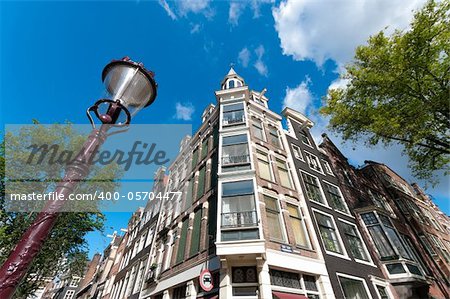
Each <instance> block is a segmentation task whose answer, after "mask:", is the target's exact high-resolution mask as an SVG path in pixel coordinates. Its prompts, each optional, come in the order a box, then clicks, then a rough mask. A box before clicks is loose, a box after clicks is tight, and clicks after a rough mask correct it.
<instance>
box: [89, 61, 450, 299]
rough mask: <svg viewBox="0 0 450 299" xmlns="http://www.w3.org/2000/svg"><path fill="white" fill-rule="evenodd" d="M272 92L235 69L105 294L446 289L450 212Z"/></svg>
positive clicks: (381, 294)
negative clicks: (349, 154)
mask: <svg viewBox="0 0 450 299" xmlns="http://www.w3.org/2000/svg"><path fill="white" fill-rule="evenodd" d="M265 93H266V89H263V90H262V91H255V90H252V89H250V88H249V86H248V85H247V84H246V83H245V81H244V79H243V78H242V77H241V76H239V75H238V74H237V73H236V72H235V71H234V69H233V68H231V69H230V71H229V72H228V74H227V75H226V76H225V78H224V79H223V80H222V82H221V88H220V90H218V91H216V92H215V96H216V102H215V103H214V104H209V105H208V106H207V107H206V108H205V110H204V112H203V114H202V123H201V125H200V127H199V128H198V129H197V130H196V132H194V134H193V135H192V137H191V136H187V137H185V138H184V139H183V140H182V141H181V144H180V151H179V154H178V156H177V157H176V158H175V159H174V160H173V161H172V163H171V165H170V166H169V167H168V169H167V170H168V174H167V175H166V173H165V172H166V170H165V169H160V170H159V171H158V172H157V174H156V179H155V184H154V187H153V192H154V193H163V194H164V196H160V197H159V200H154V201H151V202H149V203H148V204H147V206H146V207H145V208H142V209H139V210H138V211H136V213H134V214H133V216H132V218H131V219H130V222H129V225H128V228H127V230H126V232H125V235H124V236H123V238H122V240H121V242H120V244H119V245H118V247H117V251H116V252H117V253H116V255H115V258H114V262H113V263H112V266H111V268H110V269H111V270H110V273H111V274H110V275H109V277H108V278H107V279H106V277H105V278H103V279H102V280H103V281H105V282H104V287H103V290H105V291H103V292H102V293H100V292H99V294H101V295H102V296H98V297H97V298H105V299H106V298H108V299H109V298H112V299H123V298H136V299H137V298H148V299H171V298H173V299H181V298H190V299H194V298H210V299H211V298H212V299H216V298H220V299H225V298H238V299H239V298H240V299H256V298H262V299H269V298H275V299H284V298H286V299H287V298H293V299H295V298H297V299H305V298H310V299H332V298H346V299H376V298H380V299H403V298H411V299H412V298H420V299H422V298H440V299H441V298H442V299H443V298H449V297H450V293H449V281H448V277H449V271H450V268H449V258H450V256H449V252H450V243H449V241H450V240H449V237H448V236H449V229H450V221H449V218H448V216H446V215H445V214H444V213H442V212H441V211H440V210H439V208H438V207H437V206H436V205H434V204H433V202H432V200H431V199H430V198H429V196H427V195H426V194H425V193H424V192H423V191H422V190H421V189H420V188H419V187H418V186H417V185H412V186H410V185H409V184H408V183H407V182H406V181H405V180H403V179H402V178H401V177H399V176H398V175H397V174H396V173H395V172H393V171H392V170H391V169H390V168H389V167H387V166H386V165H383V164H380V163H376V162H372V161H367V162H366V164H365V165H364V166H363V167H360V168H355V167H353V166H351V165H350V164H349V162H348V160H347V159H346V158H345V157H344V156H343V155H342V153H341V152H340V151H339V149H338V148H337V147H336V146H335V145H334V144H333V143H332V141H331V140H330V139H329V138H328V137H327V136H326V135H324V139H323V142H322V143H321V144H320V145H317V144H316V143H315V141H314V139H313V137H312V135H311V133H310V129H311V127H312V126H313V125H314V124H313V122H312V121H311V120H309V119H308V118H307V117H305V116H304V115H303V114H301V113H299V112H297V111H295V110H292V109H289V108H285V109H284V110H283V112H282V115H283V116H284V119H283V117H282V116H281V115H279V114H277V113H275V112H273V111H272V110H270V109H269V105H268V101H269V99H268V98H267V97H266V96H265ZM283 124H286V127H287V129H284V126H283ZM201 273H203V274H201ZM204 273H206V274H204ZM99 285H100V284H99Z"/></svg>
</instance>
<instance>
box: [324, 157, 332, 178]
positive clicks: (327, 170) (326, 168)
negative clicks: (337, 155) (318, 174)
mask: <svg viewBox="0 0 450 299" xmlns="http://www.w3.org/2000/svg"><path fill="white" fill-rule="evenodd" d="M322 162H323V165H324V167H325V172H326V173H328V174H330V175H334V174H333V170H331V166H330V163H328V161H325V160H322Z"/></svg>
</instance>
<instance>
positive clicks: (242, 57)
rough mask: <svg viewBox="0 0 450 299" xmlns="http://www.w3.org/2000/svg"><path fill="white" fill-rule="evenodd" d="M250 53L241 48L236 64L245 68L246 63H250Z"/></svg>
mask: <svg viewBox="0 0 450 299" xmlns="http://www.w3.org/2000/svg"><path fill="white" fill-rule="evenodd" d="M250 55H251V53H250V51H249V50H248V49H247V47H245V48H243V49H242V50H241V51H240V52H239V54H238V62H239V63H240V64H241V65H242V66H243V67H247V66H248V63H249V62H250Z"/></svg>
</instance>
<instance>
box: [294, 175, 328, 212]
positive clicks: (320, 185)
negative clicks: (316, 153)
mask: <svg viewBox="0 0 450 299" xmlns="http://www.w3.org/2000/svg"><path fill="white" fill-rule="evenodd" d="M299 171H300V179H301V180H302V181H303V184H304V185H305V189H306V182H305V179H304V178H303V175H302V173H305V174H306V175H309V176H312V177H314V178H315V179H316V180H317V182H318V183H319V189H320V194H322V198H323V200H324V203H321V202H319V201H315V200H311V199H309V198H308V195H307V192H306V190H305V191H304V193H305V197H306V198H307V199H308V200H309V201H310V202H313V203H315V204H318V205H321V206H323V207H326V208H328V209H331V208H330V206H329V205H328V200H327V197H326V196H325V192H323V188H322V184H321V183H320V179H319V177H317V176H315V175H313V174H311V173H309V172H307V171H304V170H302V169H300V168H299Z"/></svg>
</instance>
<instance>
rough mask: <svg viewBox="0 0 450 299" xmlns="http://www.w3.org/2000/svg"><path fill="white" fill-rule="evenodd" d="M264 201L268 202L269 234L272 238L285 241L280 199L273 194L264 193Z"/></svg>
mask: <svg viewBox="0 0 450 299" xmlns="http://www.w3.org/2000/svg"><path fill="white" fill-rule="evenodd" d="M264 202H265V204H266V216H267V225H268V227H269V236H270V238H272V239H276V240H281V241H283V240H284V238H283V232H282V224H281V223H282V222H281V218H280V216H281V215H280V208H279V206H278V204H279V203H278V199H277V198H274V197H272V196H268V195H264Z"/></svg>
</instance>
